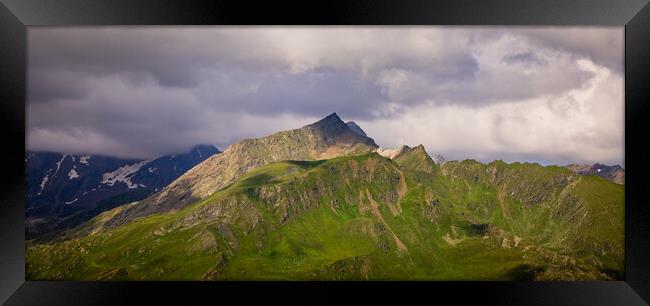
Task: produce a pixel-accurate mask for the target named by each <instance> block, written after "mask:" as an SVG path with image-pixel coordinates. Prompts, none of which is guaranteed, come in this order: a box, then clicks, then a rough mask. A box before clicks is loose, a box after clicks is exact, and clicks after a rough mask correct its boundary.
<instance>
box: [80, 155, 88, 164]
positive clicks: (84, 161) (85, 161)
mask: <svg viewBox="0 0 650 306" xmlns="http://www.w3.org/2000/svg"><path fill="white" fill-rule="evenodd" d="M89 159H90V156H89V155H84V156H82V157H79V162H80V163H82V164H84V165H88V160H89Z"/></svg>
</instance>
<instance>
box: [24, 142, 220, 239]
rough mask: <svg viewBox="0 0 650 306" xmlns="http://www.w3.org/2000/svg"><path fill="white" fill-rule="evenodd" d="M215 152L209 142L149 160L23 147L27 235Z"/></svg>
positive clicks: (129, 195) (114, 202)
mask: <svg viewBox="0 0 650 306" xmlns="http://www.w3.org/2000/svg"><path fill="white" fill-rule="evenodd" d="M218 153H220V152H219V150H218V149H217V148H216V147H214V146H210V145H197V146H194V147H193V148H192V149H190V150H189V151H188V152H183V153H180V154H174V155H172V154H170V155H165V156H161V157H158V158H155V159H151V160H139V159H120V158H114V157H107V156H100V155H75V154H65V153H53V152H33V151H28V152H27V153H26V154H25V180H26V183H25V186H26V190H25V199H26V205H25V208H26V209H25V215H26V236H27V239H31V238H35V237H38V236H40V235H43V234H51V233H53V232H57V231H58V230H61V229H66V228H69V227H73V226H76V225H78V224H80V223H82V222H84V221H87V220H88V219H90V218H92V217H94V216H95V215H97V214H99V213H101V212H103V211H105V210H108V209H111V208H113V207H116V206H119V205H122V204H125V203H129V202H133V201H137V200H141V199H143V198H145V197H147V196H148V195H150V194H151V193H153V192H156V191H158V190H160V189H162V188H163V187H165V186H167V185H168V184H169V183H170V182H172V181H174V180H175V179H176V178H178V177H179V176H180V175H182V174H183V173H185V172H186V171H187V170H189V169H190V168H192V167H194V166H195V165H196V164H198V163H200V162H202V161H203V160H205V159H207V158H208V157H210V156H212V155H214V154H218Z"/></svg>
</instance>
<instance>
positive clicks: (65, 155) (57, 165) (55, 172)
mask: <svg viewBox="0 0 650 306" xmlns="http://www.w3.org/2000/svg"><path fill="white" fill-rule="evenodd" d="M66 157H68V154H63V157H61V159H59V161H58V162H56V171H54V175H52V177H55V176H56V174H57V173H59V169H60V168H61V163H62V162H63V161H64V160H65V158H66Z"/></svg>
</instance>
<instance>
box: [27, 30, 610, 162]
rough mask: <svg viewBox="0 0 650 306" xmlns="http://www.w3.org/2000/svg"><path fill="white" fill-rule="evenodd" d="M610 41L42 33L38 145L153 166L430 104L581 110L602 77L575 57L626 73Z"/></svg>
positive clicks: (34, 60)
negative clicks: (148, 161) (155, 161)
mask: <svg viewBox="0 0 650 306" xmlns="http://www.w3.org/2000/svg"><path fill="white" fill-rule="evenodd" d="M603 31H604V32H606V33H605V34H604V35H600V36H599V34H598V33H600V32H599V30H589V31H587V32H586V33H587V35H580V34H581V33H582V32H580V31H577V32H576V31H573V30H572V31H570V32H567V33H568V34H567V36H569V38H565V37H563V36H562V33H563V32H562V31H557V30H555V29H547V30H544V31H541V32H543V33H539V32H540V31H536V30H534V29H520V28H517V29H514V30H509V29H506V28H496V29H494V28H487V29H477V28H400V27H396V28H341V27H335V28H329V29H325V28H315V27H303V28H286V27H268V28H255V27H235V28H233V27H228V28H224V27H84V28H81V27H77V28H72V27H62V28H30V29H29V31H28V43H29V45H28V99H29V100H28V118H27V120H28V135H27V137H28V147H29V148H30V149H35V150H54V151H68V152H87V153H101V154H109V155H119V156H128V157H152V156H155V155H158V154H163V153H171V152H177V151H179V150H183V149H186V148H189V147H190V146H192V145H194V144H196V143H213V144H216V145H218V146H219V147H220V149H225V147H226V146H227V145H228V144H230V143H232V142H234V141H236V140H238V139H240V138H242V137H253V136H262V135H264V134H266V133H270V132H273V131H277V130H280V129H283V128H293V127H298V126H301V125H303V124H307V123H310V122H311V120H317V119H318V118H319V117H322V116H324V115H327V114H329V113H332V112H337V113H339V114H340V115H342V116H343V117H344V119H352V120H361V121H365V122H373V121H375V120H391V119H392V120H404V119H399V118H403V117H404V116H405V114H409V113H412V112H413V109H416V108H421V107H442V106H449V105H452V106H458V107H461V108H464V109H467V110H469V111H473V110H474V109H480V108H486V107H491V106H493V105H499V104H503V103H511V104H512V103H515V102H517V101H522V100H530V99H540V98H548V99H554V100H553V101H555V100H558V101H560V103H557V102H553V103H552V105H553V107H554V109H555V110H560V111H562V110H566V111H564V112H569V111H570V110H571V109H574V108H568V107H567V106H566V105H565V104H563V103H561V102H562V101H565V100H567V99H571V97H566V94H567V93H568V92H571V91H572V90H576V89H580V88H583V87H585V86H586V85H587V84H588V83H589V82H590V81H591V80H592V79H593V78H594V75H595V72H594V71H592V70H589V69H583V68H582V67H580V66H579V65H577V64H576V60H578V59H580V58H582V57H586V58H590V59H592V60H593V61H594V62H595V63H602V65H605V66H606V67H610V66H611V67H615V65H614V66H612V65H613V63H615V62H616V57H617V56H618V55H617V54H618V53H616V52H618V51H604V50H595V49H598V48H600V49H612V48H611V46H610V45H609V44H608V45H605V46H603V41H609V40H611V39H614V41H613V43H615V42H616V39H617V37H616V36H617V34H616V32H615V31H614V32H612V31H609V30H606V31H605V30H603ZM612 33H613V34H612ZM619 34H620V33H619ZM603 37H605V38H603ZM580 39H581V41H582V42H584V44H585V45H582V44H581V43H574V42H572V40H580ZM610 43H611V42H610ZM592 49H593V50H592ZM614 49H615V48H614ZM549 103H550V102H549ZM512 105H515V104H512ZM549 105H551V104H549ZM408 133H409V131H403V134H408Z"/></svg>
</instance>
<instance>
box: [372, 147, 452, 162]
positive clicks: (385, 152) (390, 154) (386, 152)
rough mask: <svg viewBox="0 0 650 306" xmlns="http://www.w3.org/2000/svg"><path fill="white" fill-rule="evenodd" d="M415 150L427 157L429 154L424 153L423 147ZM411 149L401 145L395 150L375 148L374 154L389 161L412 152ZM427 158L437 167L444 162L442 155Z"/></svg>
mask: <svg viewBox="0 0 650 306" xmlns="http://www.w3.org/2000/svg"><path fill="white" fill-rule="evenodd" d="M416 148H417V149H418V150H420V151H423V152H425V154H427V155H429V154H428V153H426V151H425V150H424V146H422V145H419V146H417V147H416ZM413 149H414V148H411V147H409V146H407V145H401V146H400V147H398V148H395V149H386V148H377V151H376V152H377V153H378V154H379V155H381V156H383V157H386V158H390V159H395V158H396V157H397V156H399V155H401V154H405V153H408V152H410V151H411V150H413ZM429 158H430V159H431V160H433V162H435V163H436V164H439V165H440V164H442V163H444V162H445V158H444V157H442V155H440V154H434V155H433V156H429Z"/></svg>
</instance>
